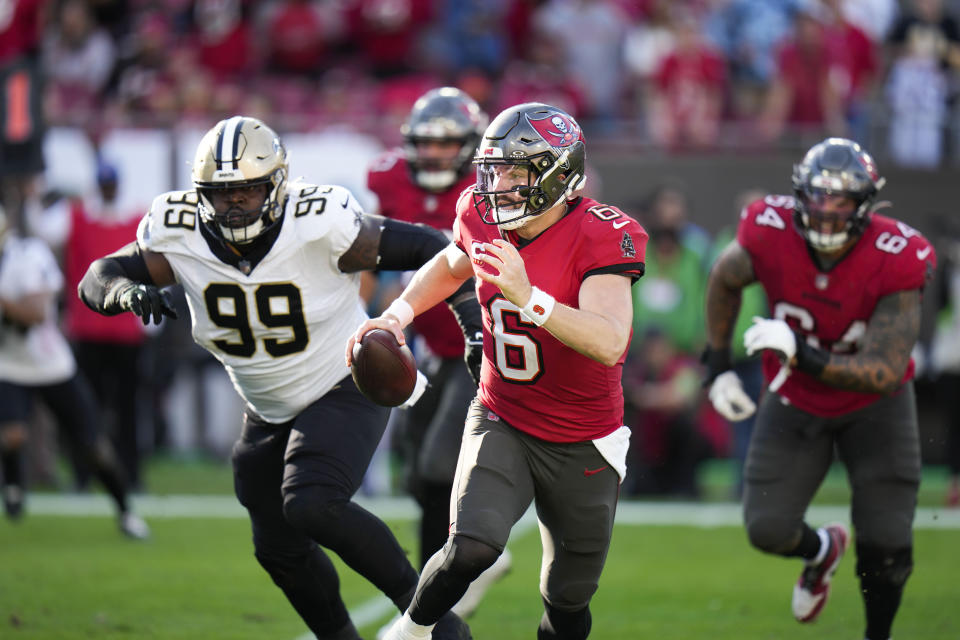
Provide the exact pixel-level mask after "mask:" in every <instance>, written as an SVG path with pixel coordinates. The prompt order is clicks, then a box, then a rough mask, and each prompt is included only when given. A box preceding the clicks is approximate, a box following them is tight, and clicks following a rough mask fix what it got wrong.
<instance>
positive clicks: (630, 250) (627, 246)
mask: <svg viewBox="0 0 960 640" xmlns="http://www.w3.org/2000/svg"><path fill="white" fill-rule="evenodd" d="M620 253H621V254H623V257H624V258H635V257H636V256H637V249H636V247H634V246H633V238H631V237H630V234H629V233H627V232H626V231H624V232H623V238H622V239H621V240H620Z"/></svg>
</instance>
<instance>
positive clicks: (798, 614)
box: [793, 523, 850, 622]
mask: <svg viewBox="0 0 960 640" xmlns="http://www.w3.org/2000/svg"><path fill="white" fill-rule="evenodd" d="M820 531H824V532H825V533H826V534H827V539H828V541H829V543H830V548H829V549H827V555H826V556H824V558H823V560H822V561H820V563H819V564H813V565H807V566H806V568H805V569H804V570H803V573H801V574H800V579H799V580H797V584H796V585H794V587H793V616H794V617H795V618H796V619H797V621H798V622H813V621H814V620H816V619H817V616H819V615H820V612H821V611H823V607H824V605H825V604H827V598H828V597H829V596H830V581H831V580H832V579H833V574H834V573H836V571H837V567H838V566H840V560H841V559H843V554H844V553H845V552H846V550H847V545H848V544H849V542H850V533H849V532H848V531H847V527H846V526H844V525H842V524H839V523H836V524H829V525H827V526H825V527H822V528H821V529H820Z"/></svg>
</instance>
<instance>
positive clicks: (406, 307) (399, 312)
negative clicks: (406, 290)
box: [383, 298, 413, 329]
mask: <svg viewBox="0 0 960 640" xmlns="http://www.w3.org/2000/svg"><path fill="white" fill-rule="evenodd" d="M383 315H391V316H393V317H394V318H396V319H397V322H399V323H400V328H401V329H403V328H405V327H406V326H407V325H408V324H410V323H411V322H413V307H411V306H410V303H409V302H407V301H406V300H403V299H401V298H397V299H396V300H394V301H393V302H391V303H390V306H389V307H387V308H386V310H385V311H384V312H383Z"/></svg>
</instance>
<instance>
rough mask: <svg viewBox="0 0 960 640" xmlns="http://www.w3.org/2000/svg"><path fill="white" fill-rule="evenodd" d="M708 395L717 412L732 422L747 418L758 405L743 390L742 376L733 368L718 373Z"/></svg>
mask: <svg viewBox="0 0 960 640" xmlns="http://www.w3.org/2000/svg"><path fill="white" fill-rule="evenodd" d="M708 395H709V397H710V402H712V403H713V408H714V409H716V410H717V413H719V414H720V415H722V416H723V417H724V418H726V419H727V420H729V421H731V422H739V421H740V420H745V419H747V418H749V417H750V416H752V415H753V414H754V412H755V411H756V410H757V405H755V404H754V403H753V400H751V399H750V396H748V395H747V393H746V391H744V390H743V383H742V382H740V376H738V375H737V374H736V373H734V372H733V370H729V371H724V372H723V373H721V374H720V375H718V376H717V377H716V378H715V379H714V381H713V384H711V385H710V392H709V394H708Z"/></svg>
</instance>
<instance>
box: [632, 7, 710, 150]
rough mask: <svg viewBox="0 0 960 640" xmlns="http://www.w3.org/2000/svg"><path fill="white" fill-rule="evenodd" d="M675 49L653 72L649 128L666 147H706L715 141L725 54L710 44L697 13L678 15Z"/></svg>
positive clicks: (653, 136)
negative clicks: (695, 15) (697, 18)
mask: <svg viewBox="0 0 960 640" xmlns="http://www.w3.org/2000/svg"><path fill="white" fill-rule="evenodd" d="M676 24H677V27H676V41H675V47H674V50H673V51H672V52H671V53H670V54H669V55H668V56H667V57H666V58H664V59H663V61H662V62H661V63H660V65H659V68H658V69H657V71H656V73H655V74H654V82H653V83H652V84H651V86H650V89H651V93H650V96H649V108H648V114H649V119H648V122H649V129H650V136H651V137H652V138H653V140H654V141H655V142H657V143H658V144H660V145H663V146H666V147H674V146H677V145H684V144H689V145H693V146H697V147H705V146H710V145H712V144H714V143H715V142H716V141H717V135H718V134H719V131H720V116H721V114H722V111H723V103H724V93H725V89H726V69H725V62H724V59H723V58H722V57H721V56H720V54H719V53H717V52H716V51H714V50H713V49H712V48H710V47H709V46H708V45H707V44H706V42H705V41H704V39H703V37H702V36H701V35H700V32H699V25H698V24H697V22H696V21H695V20H694V18H693V16H690V15H688V16H683V17H680V18H679V19H678V20H677V23H676Z"/></svg>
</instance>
